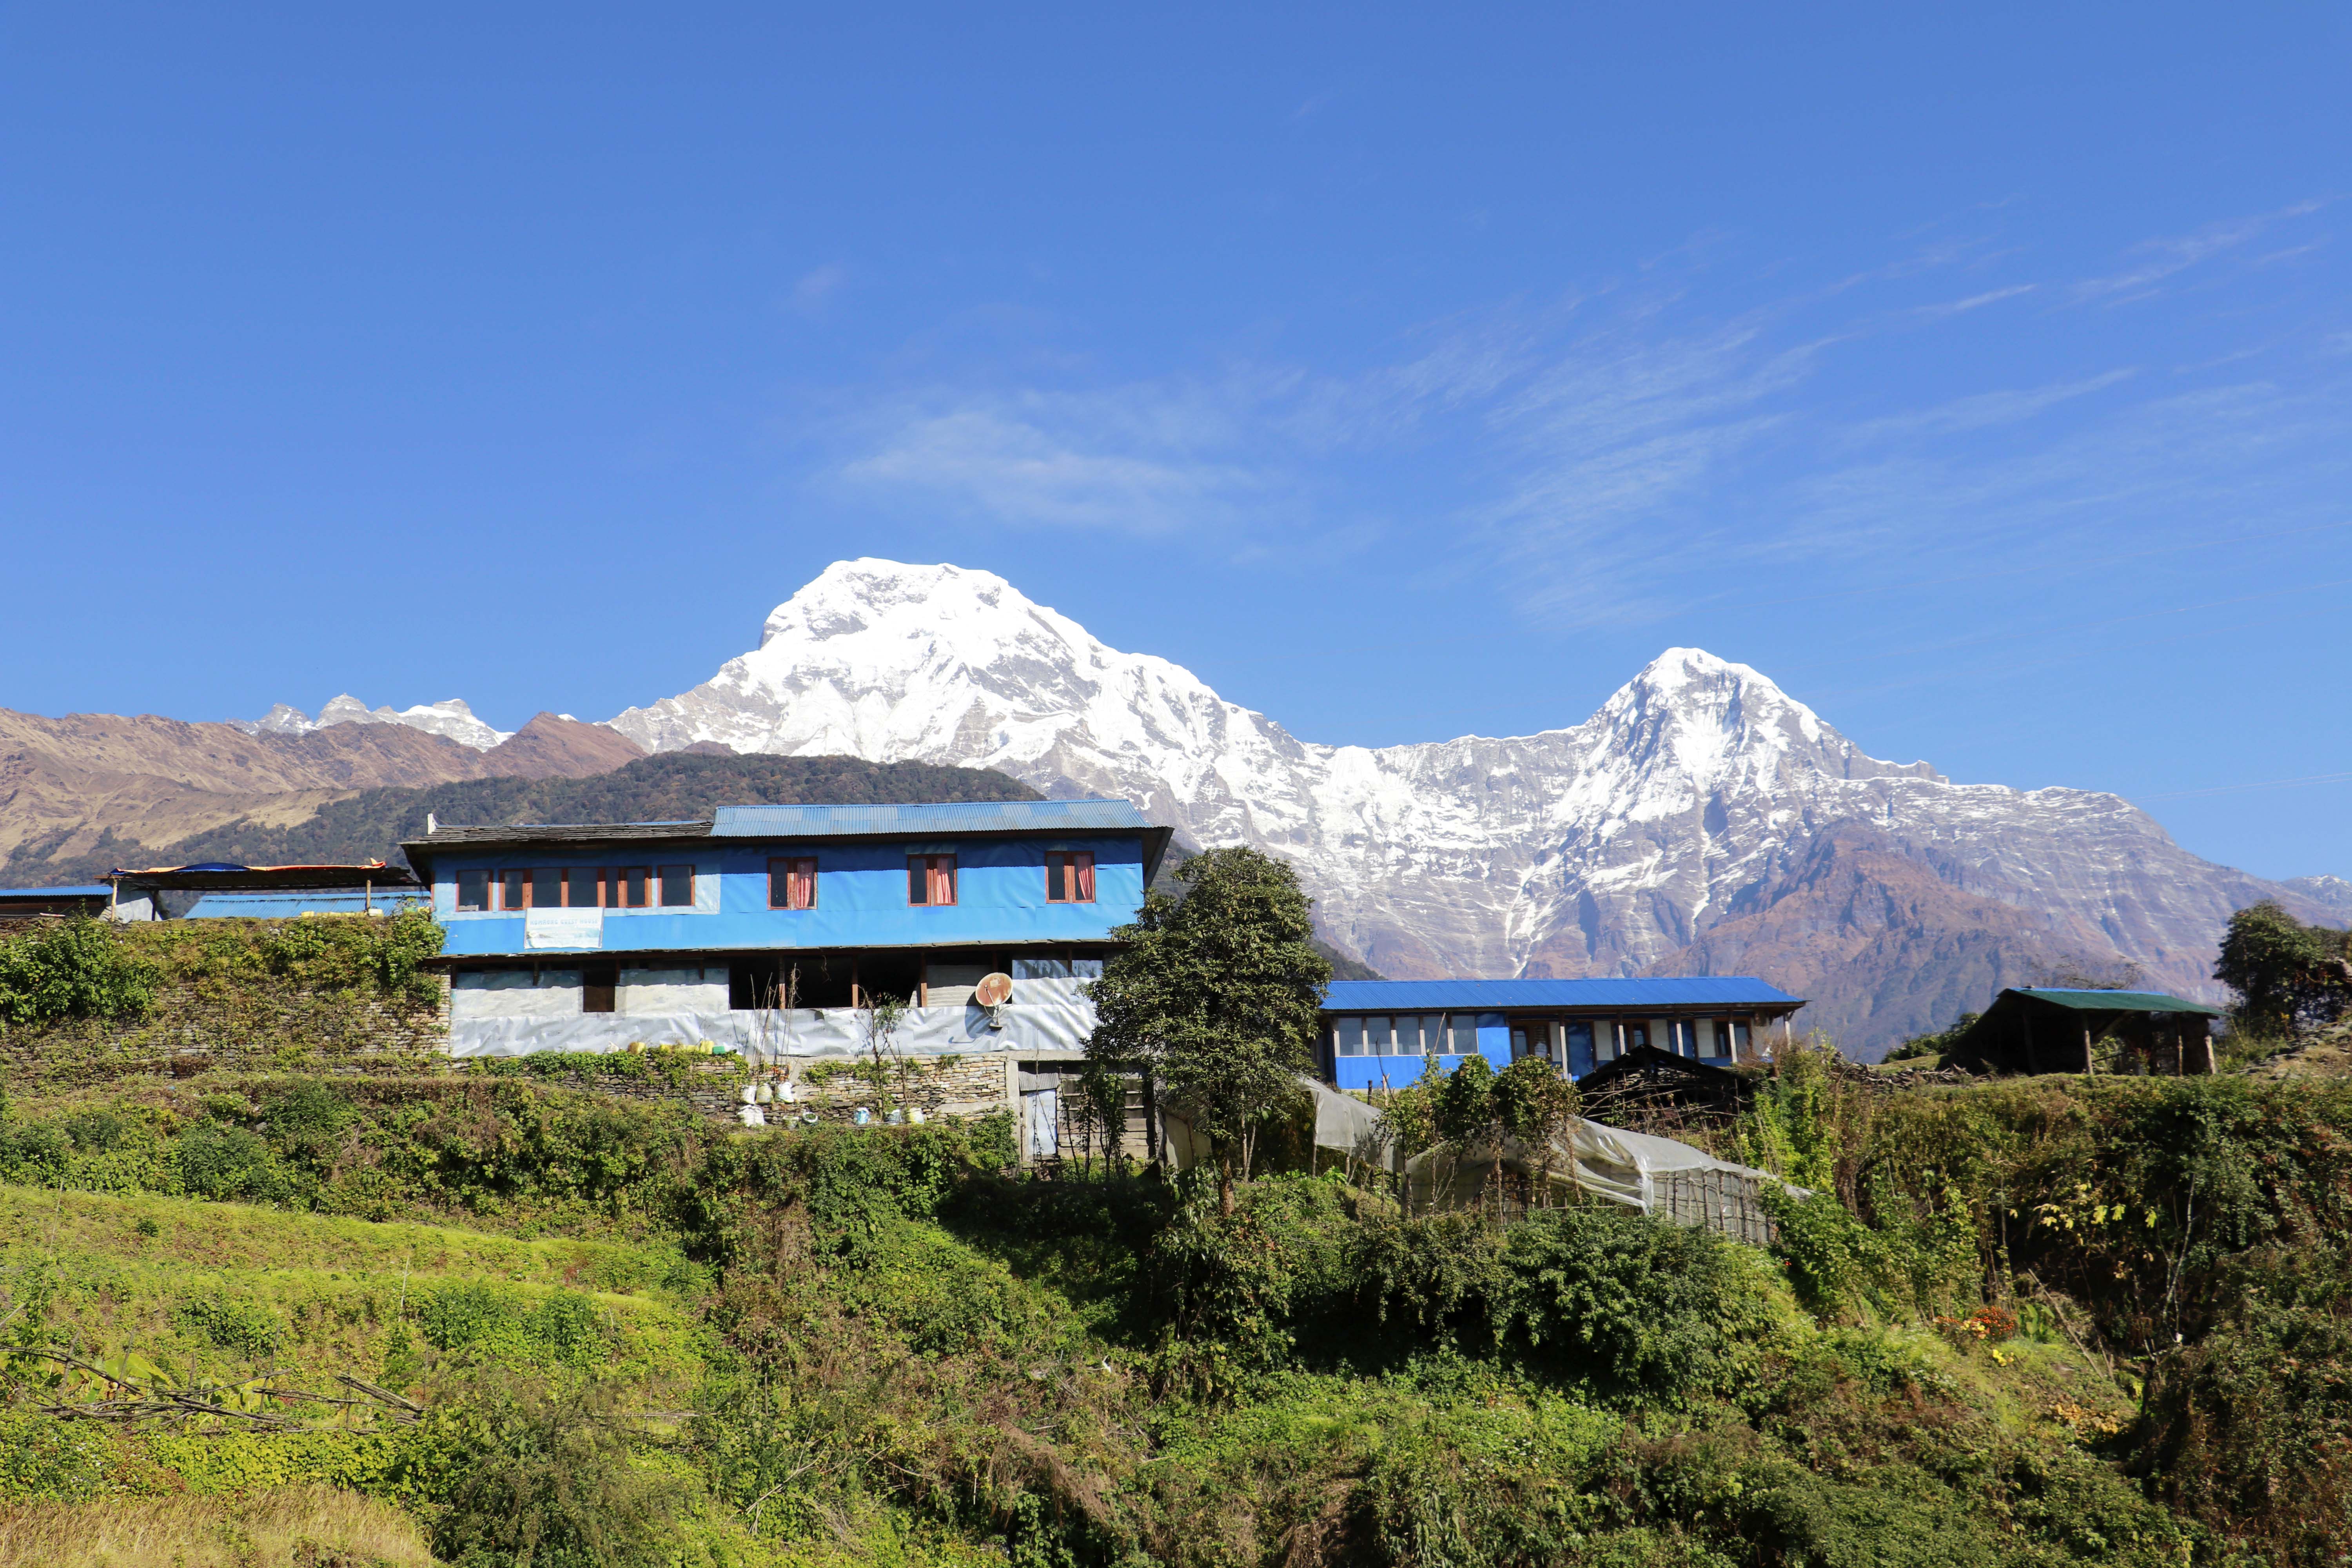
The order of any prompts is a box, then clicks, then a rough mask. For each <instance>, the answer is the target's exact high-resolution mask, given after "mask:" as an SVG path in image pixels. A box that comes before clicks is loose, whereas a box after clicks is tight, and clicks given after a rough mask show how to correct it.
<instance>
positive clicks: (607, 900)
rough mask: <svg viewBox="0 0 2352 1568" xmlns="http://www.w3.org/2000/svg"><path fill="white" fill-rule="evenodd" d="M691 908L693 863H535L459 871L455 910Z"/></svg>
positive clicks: (692, 903)
mask: <svg viewBox="0 0 2352 1568" xmlns="http://www.w3.org/2000/svg"><path fill="white" fill-rule="evenodd" d="M493 900H496V903H495V907H496V908H498V909H501V910H593V909H607V910H648V909H692V908H693V907H694V868H693V867H691V866H533V867H530V868H527V869H518V870H507V871H460V872H458V873H457V908H458V909H460V910H489V909H491V908H492V907H493Z"/></svg>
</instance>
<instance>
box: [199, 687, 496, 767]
mask: <svg viewBox="0 0 2352 1568" xmlns="http://www.w3.org/2000/svg"><path fill="white" fill-rule="evenodd" d="M229 722H230V723H231V724H233V725H235V726H236V728H238V729H240V730H243V731H245V732H246V733H247V734H248V735H307V734H309V733H310V731H313V730H323V729H326V728H327V727H328V726H329V725H331V724H404V725H406V726H407V727H408V728H410V729H412V730H423V731H425V732H426V733H427V734H433V735H439V736H440V737H442V738H443V739H444V740H449V741H455V742H457V743H458V744H459V745H461V746H471V747H472V748H473V749H474V750H476V751H478V752H487V751H488V750H489V749H490V748H491V747H492V746H495V745H497V744H498V743H499V742H501V741H504V740H506V739H507V738H508V737H509V735H511V734H512V733H513V731H509V730H500V729H497V728H494V727H493V726H491V725H489V724H486V723H484V722H483V721H481V720H479V719H477V718H475V717H474V710H472V709H471V708H468V707H467V705H466V704H465V702H464V701H462V700H459V699H457V698H455V697H452V698H450V699H449V700H447V701H446V702H427V703H419V704H417V705H416V706H415V707H414V708H401V709H394V708H391V707H383V708H370V707H369V706H368V705H367V704H366V703H364V702H362V701H361V700H359V699H358V698H356V697H353V696H352V694H351V693H349V692H344V693H343V694H342V695H341V696H339V697H336V698H334V699H333V700H331V701H330V702H329V703H328V704H327V705H326V706H325V707H324V708H321V709H320V710H319V716H318V717H317V718H316V719H312V718H310V717H309V716H308V715H306V714H305V713H304V712H303V711H302V710H300V709H299V708H296V707H293V706H292V705H290V704H289V703H284V702H280V703H278V705H276V706H275V707H273V708H271V709H270V710H269V711H268V713H267V714H265V715H264V716H263V717H261V718H259V719H232V720H230V721H229Z"/></svg>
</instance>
